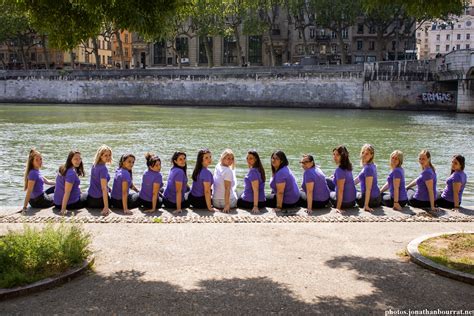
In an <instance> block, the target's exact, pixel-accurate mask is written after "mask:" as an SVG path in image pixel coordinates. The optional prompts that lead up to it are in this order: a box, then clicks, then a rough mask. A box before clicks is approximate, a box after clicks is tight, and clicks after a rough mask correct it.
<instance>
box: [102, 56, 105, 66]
mask: <svg viewBox="0 0 474 316" xmlns="http://www.w3.org/2000/svg"><path fill="white" fill-rule="evenodd" d="M102 64H105V55H104V56H102Z"/></svg>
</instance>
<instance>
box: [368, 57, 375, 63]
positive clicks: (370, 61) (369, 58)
mask: <svg viewBox="0 0 474 316" xmlns="http://www.w3.org/2000/svg"><path fill="white" fill-rule="evenodd" d="M375 61H377V57H375V56H367V62H369V63H373V62H375Z"/></svg>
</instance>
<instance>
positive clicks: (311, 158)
mask: <svg viewBox="0 0 474 316" xmlns="http://www.w3.org/2000/svg"><path fill="white" fill-rule="evenodd" d="M304 158H306V159H308V161H309V162H312V163H313V165H312V166H311V167H313V168H316V164H315V163H314V157H313V155H310V154H304V155H303V159H304Z"/></svg>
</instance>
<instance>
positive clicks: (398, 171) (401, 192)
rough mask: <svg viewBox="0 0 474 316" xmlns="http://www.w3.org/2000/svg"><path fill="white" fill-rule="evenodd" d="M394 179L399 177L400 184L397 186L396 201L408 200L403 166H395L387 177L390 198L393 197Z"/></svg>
mask: <svg viewBox="0 0 474 316" xmlns="http://www.w3.org/2000/svg"><path fill="white" fill-rule="evenodd" d="M394 179H400V186H399V187H398V201H406V200H408V196H407V189H406V187H405V171H404V170H403V168H400V167H396V168H395V169H393V170H392V172H390V174H389V175H388V177H387V182H388V189H389V191H390V195H391V196H392V199H394V198H395V194H394V188H393V180H394Z"/></svg>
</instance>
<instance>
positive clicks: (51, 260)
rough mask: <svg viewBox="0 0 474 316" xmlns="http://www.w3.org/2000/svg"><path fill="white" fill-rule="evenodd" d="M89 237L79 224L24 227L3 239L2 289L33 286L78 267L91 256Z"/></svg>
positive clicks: (0, 241) (0, 244)
mask: <svg viewBox="0 0 474 316" xmlns="http://www.w3.org/2000/svg"><path fill="white" fill-rule="evenodd" d="M89 244H90V235H89V234H87V233H85V232H84V231H83V230H82V228H81V227H79V226H76V225H70V226H66V225H64V224H61V225H59V226H54V225H52V224H48V225H47V226H46V227H45V228H44V229H43V230H38V229H35V228H32V227H30V226H25V228H24V230H23V231H20V232H15V231H9V232H8V233H7V234H6V235H5V236H2V237H0V288H11V287H15V286H21V285H25V284H30V283H33V282H36V281H38V280H41V279H44V278H47V277H50V276H53V275H57V274H59V273H62V272H64V271H66V270H68V269H69V268H71V267H74V266H78V265H80V264H82V263H83V262H84V260H85V259H86V258H87V257H88V256H89V255H90V253H91V252H90V250H89Z"/></svg>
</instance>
